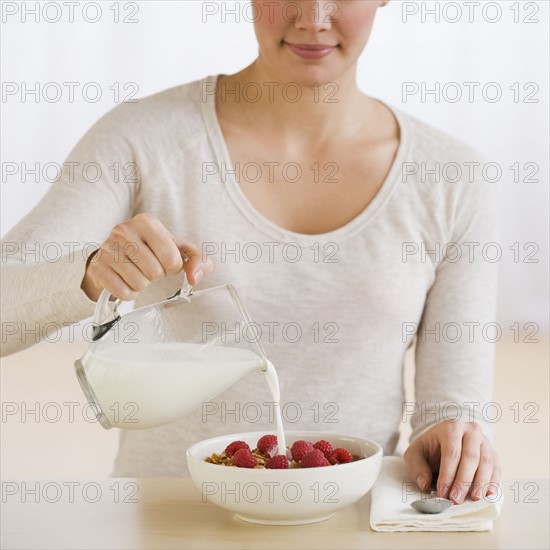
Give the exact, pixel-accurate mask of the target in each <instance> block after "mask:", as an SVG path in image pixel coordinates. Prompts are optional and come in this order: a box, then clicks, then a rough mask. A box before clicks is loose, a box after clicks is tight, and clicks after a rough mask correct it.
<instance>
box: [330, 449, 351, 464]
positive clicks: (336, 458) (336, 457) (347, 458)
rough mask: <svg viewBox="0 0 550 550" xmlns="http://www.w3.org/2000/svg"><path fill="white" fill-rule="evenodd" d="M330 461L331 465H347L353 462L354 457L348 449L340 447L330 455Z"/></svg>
mask: <svg viewBox="0 0 550 550" xmlns="http://www.w3.org/2000/svg"><path fill="white" fill-rule="evenodd" d="M329 460H330V463H331V464H346V463H347V462H352V461H353V456H352V454H351V453H350V452H349V451H348V450H347V449H342V448H341V447H340V448H338V449H334V451H332V453H330V457H329Z"/></svg>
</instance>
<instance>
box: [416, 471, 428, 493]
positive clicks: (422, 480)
mask: <svg viewBox="0 0 550 550" xmlns="http://www.w3.org/2000/svg"><path fill="white" fill-rule="evenodd" d="M416 484H417V485H418V488H419V489H420V490H421V491H423V490H424V487H425V486H426V478H425V477H424V476H423V475H422V474H421V475H419V476H418V477H417V478H416Z"/></svg>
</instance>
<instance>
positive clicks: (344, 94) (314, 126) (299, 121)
mask: <svg viewBox="0 0 550 550" xmlns="http://www.w3.org/2000/svg"><path fill="white" fill-rule="evenodd" d="M260 91H261V92H260ZM258 96H259V100H257V97H258ZM296 97H299V98H300V99H299V100H298V101H296V100H295V99H296ZM221 103H222V104H223V103H225V104H226V106H228V105H231V106H232V108H231V111H233V112H234V113H236V114H237V113H238V117H239V120H240V122H241V123H243V122H244V123H245V124H246V125H247V126H248V125H251V126H252V127H254V128H256V129H259V128H264V129H265V130H267V131H271V130H272V129H273V130H275V129H276V131H277V133H278V135H279V136H280V137H281V139H283V140H289V141H295V142H298V143H299V142H302V141H305V140H315V141H316V142H317V143H323V142H325V141H327V142H333V141H334V138H335V136H341V137H343V138H345V137H346V136H348V135H350V136H351V135H355V134H356V132H357V129H358V126H359V124H361V125H362V126H363V128H364V120H365V118H364V116H361V117H359V116H358V114H359V112H361V114H362V115H364V114H367V116H368V113H365V109H367V108H368V106H369V105H370V101H369V98H367V96H365V95H364V94H363V93H362V92H361V91H360V90H359V88H358V87H357V83H356V79H355V67H352V68H350V70H348V71H347V72H346V73H344V74H342V75H341V76H340V77H339V78H338V79H335V81H334V82H330V83H324V84H318V83H317V84H314V85H306V84H298V83H295V82H290V83H289V82H288V81H283V80H281V79H280V78H277V76H276V75H274V74H273V72H271V71H269V69H268V68H266V67H265V66H263V64H262V63H261V60H256V61H255V62H254V63H252V64H251V65H250V66H248V67H246V68H245V69H243V70H242V71H240V72H238V73H236V74H234V75H224V76H223V77H221V78H220V82H219V86H218V93H217V104H218V109H219V110H223V111H226V109H224V107H223V105H220V104H221Z"/></svg>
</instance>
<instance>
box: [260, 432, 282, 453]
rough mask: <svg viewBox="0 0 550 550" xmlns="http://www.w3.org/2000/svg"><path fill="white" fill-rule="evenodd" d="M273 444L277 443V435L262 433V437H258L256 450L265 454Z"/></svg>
mask: <svg viewBox="0 0 550 550" xmlns="http://www.w3.org/2000/svg"><path fill="white" fill-rule="evenodd" d="M275 445H277V436H276V435H264V436H263V437H260V439H258V444H257V447H258V451H260V453H261V454H263V455H265V456H267V453H268V452H269V450H270V449H272V448H273V447H274V446H275Z"/></svg>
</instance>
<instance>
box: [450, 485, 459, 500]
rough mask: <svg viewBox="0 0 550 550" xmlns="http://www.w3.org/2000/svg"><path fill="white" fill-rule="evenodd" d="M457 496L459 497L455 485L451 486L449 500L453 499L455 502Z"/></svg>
mask: <svg viewBox="0 0 550 550" xmlns="http://www.w3.org/2000/svg"><path fill="white" fill-rule="evenodd" d="M458 497H459V491H458V489H457V488H456V487H453V488H452V489H451V492H450V493H449V500H454V501H455V502H457V501H458Z"/></svg>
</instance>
